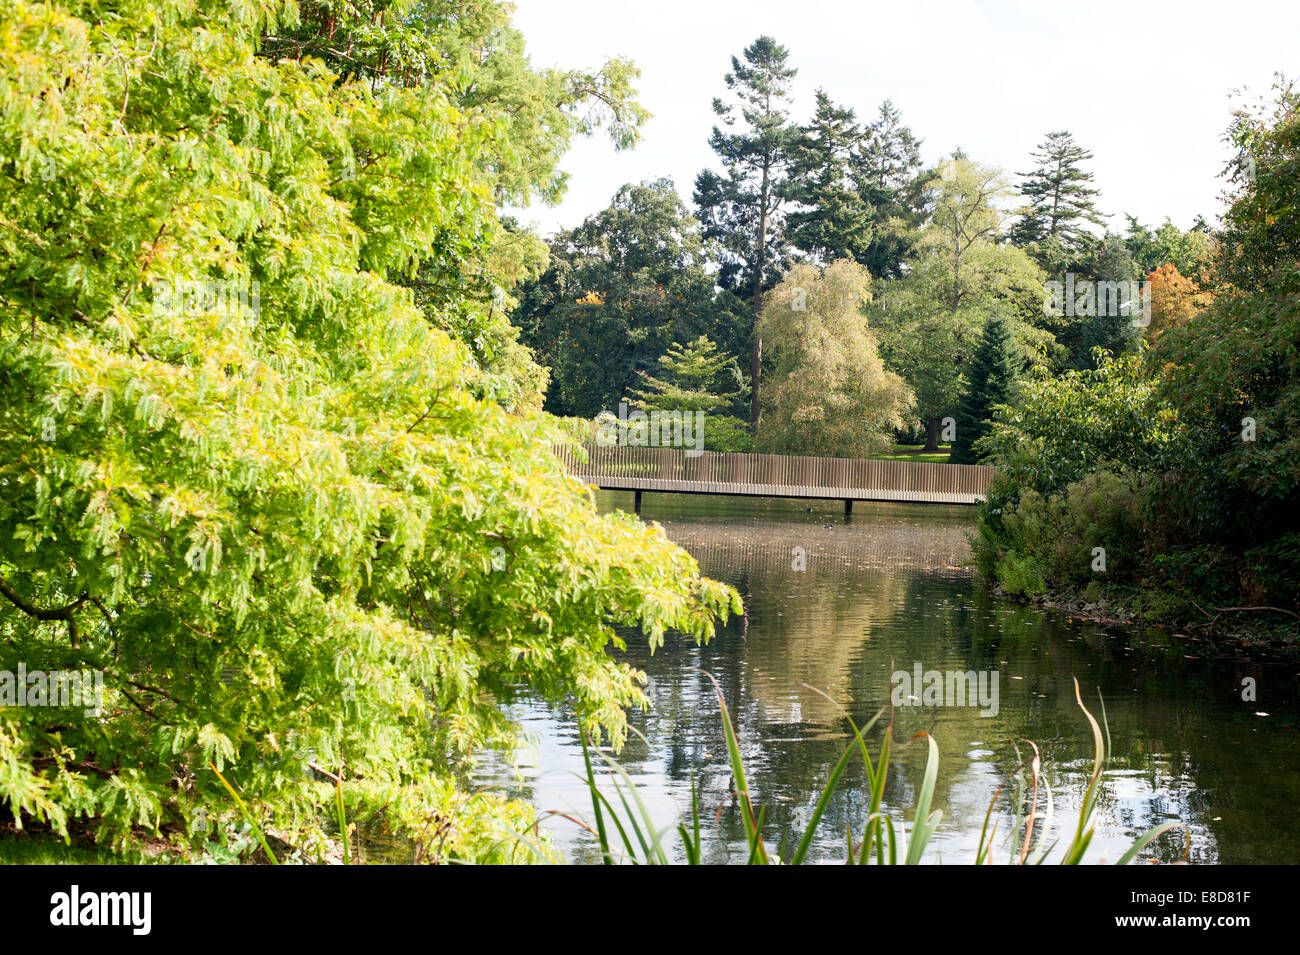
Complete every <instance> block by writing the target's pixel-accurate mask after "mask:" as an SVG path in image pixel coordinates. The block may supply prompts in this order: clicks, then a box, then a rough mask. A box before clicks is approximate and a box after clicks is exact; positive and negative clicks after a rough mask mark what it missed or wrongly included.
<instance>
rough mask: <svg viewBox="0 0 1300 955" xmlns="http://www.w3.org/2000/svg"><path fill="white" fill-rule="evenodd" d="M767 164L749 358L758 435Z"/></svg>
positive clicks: (751, 418)
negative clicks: (751, 350)
mask: <svg viewBox="0 0 1300 955" xmlns="http://www.w3.org/2000/svg"><path fill="white" fill-rule="evenodd" d="M768 188H769V186H768V164H767V163H764V164H763V185H762V188H761V189H760V190H759V193H758V202H759V206H758V249H757V251H758V267H757V268H755V269H754V351H753V354H752V355H751V356H750V362H749V375H750V382H749V383H750V387H751V389H752V390H751V391H750V393H749V423H750V426H751V427H752V428H753V429H754V434H755V435H757V434H758V416H759V413H760V412H759V404H758V386H759V382H760V381H761V380H762V377H763V339H762V338H761V337H759V334H758V319H759V316H760V315H761V314H762V311H763V268H764V267H765V266H766V265H767V199H768V195H767V194H768Z"/></svg>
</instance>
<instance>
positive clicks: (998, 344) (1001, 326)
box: [950, 316, 1021, 464]
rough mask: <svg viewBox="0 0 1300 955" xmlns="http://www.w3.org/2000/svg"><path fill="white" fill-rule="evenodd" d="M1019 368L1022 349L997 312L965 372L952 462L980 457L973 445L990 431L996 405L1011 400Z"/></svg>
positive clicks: (989, 321) (975, 461) (975, 459)
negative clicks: (964, 390) (964, 384)
mask: <svg viewBox="0 0 1300 955" xmlns="http://www.w3.org/2000/svg"><path fill="white" fill-rule="evenodd" d="M1020 369H1021V359H1020V353H1019V349H1018V348H1017V347H1016V343H1015V339H1014V338H1013V337H1012V334H1011V326H1010V324H1009V323H1008V322H1007V321H1006V320H1005V319H1003V318H1001V317H1000V316H994V317H993V318H991V319H989V320H988V322H987V323H985V325H984V332H983V334H982V335H981V336H980V342H979V345H978V346H976V348H975V355H974V357H973V358H972V359H971V363H970V367H969V368H968V369H967V372H966V380H967V386H966V393H965V394H964V395H963V396H962V400H961V404H960V405H959V406H958V408H957V414H956V416H955V417H956V423H957V434H956V437H955V438H954V439H953V442H952V456H951V458H950V461H951V463H953V464H975V463H977V462H978V461H979V457H980V456H979V454H978V453H977V452H976V451H975V450H974V448H973V445H974V444H975V442H976V441H978V440H979V439H980V438H981V437H983V436H984V435H985V434H986V433H987V432H988V429H989V421H990V419H991V418H992V417H993V406H994V405H998V404H1004V403H1005V402H1007V401H1008V400H1009V398H1010V396H1011V393H1012V390H1013V389H1014V388H1015V383H1016V380H1017V379H1018V378H1019V377H1020Z"/></svg>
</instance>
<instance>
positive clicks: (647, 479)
mask: <svg viewBox="0 0 1300 955" xmlns="http://www.w3.org/2000/svg"><path fill="white" fill-rule="evenodd" d="M585 451H586V460H585V461H584V460H582V456H581V455H580V454H579V453H578V452H577V451H576V450H575V449H573V448H567V447H562V448H557V449H556V452H557V454H558V455H559V457H560V460H561V461H562V462H563V463H564V465H565V467H566V468H568V470H569V473H571V474H573V475H575V476H577V477H581V478H584V479H588V483H592V484H599V485H600V486H601V487H607V488H622V489H627V490H646V491H694V492H699V493H714V494H753V495H764V496H772V497H805V498H843V499H844V500H899V501H933V502H940V503H960V504H972V503H975V502H976V501H979V500H982V499H983V498H984V495H985V494H986V493H987V491H988V486H989V481H990V480H992V477H993V472H994V469H993V468H991V467H987V466H984V465H975V464H933V463H930V462H922V461H873V460H868V459H861V458H823V457H806V456H801V455H786V454H736V453H729V452H714V451H705V452H703V453H697V452H689V453H688V452H687V451H686V450H685V449H682V448H648V447H628V446H614V447H600V446H592V445H588V446H586V447H585Z"/></svg>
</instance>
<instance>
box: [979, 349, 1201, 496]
mask: <svg viewBox="0 0 1300 955" xmlns="http://www.w3.org/2000/svg"><path fill="white" fill-rule="evenodd" d="M1144 359H1145V352H1143V351H1141V350H1139V351H1136V352H1133V353H1129V354H1125V355H1120V356H1119V357H1112V356H1109V355H1106V354H1105V353H1099V354H1098V356H1097V367H1096V368H1095V369H1092V370H1085V371H1070V372H1067V373H1066V374H1064V375H1062V376H1060V377H1059V378H1052V377H1050V376H1048V375H1047V374H1046V373H1045V372H1043V371H1041V370H1040V373H1039V376H1038V377H1037V378H1036V379H1034V380H1029V381H1026V382H1024V383H1023V384H1022V386H1021V389H1020V393H1019V395H1018V397H1017V398H1016V399H1015V401H1014V403H1013V404H1011V405H1002V406H1000V407H998V408H997V410H996V413H995V415H994V418H993V424H992V427H991V429H990V431H989V434H988V435H987V436H985V437H984V438H982V439H981V440H980V441H979V442H978V443H977V445H976V448H975V450H976V451H977V452H980V453H982V454H983V455H985V457H986V458H987V459H988V460H989V462H990V463H993V464H997V465H999V466H1000V467H1001V468H1002V469H1003V471H1004V473H1005V474H1006V475H1007V476H1008V478H1009V480H1010V481H1011V482H1012V483H1013V484H1015V485H1017V486H1020V487H1024V488H1027V489H1032V490H1035V491H1037V492H1038V493H1039V494H1042V495H1046V494H1050V493H1053V492H1057V491H1060V490H1062V489H1064V488H1065V487H1066V485H1068V484H1071V483H1073V482H1075V481H1078V480H1079V479H1081V478H1082V477H1084V476H1085V475H1087V474H1088V473H1090V472H1092V471H1094V470H1113V471H1116V472H1117V473H1127V472H1130V471H1132V472H1147V471H1151V470H1153V469H1159V468H1161V467H1163V466H1164V465H1166V464H1168V463H1170V462H1171V454H1172V447H1173V442H1174V437H1175V434H1176V418H1175V415H1174V412H1173V410H1172V409H1171V408H1170V407H1169V405H1168V403H1167V402H1166V401H1165V400H1164V399H1163V398H1162V397H1161V395H1160V394H1159V393H1158V391H1157V388H1156V385H1155V382H1154V381H1153V380H1152V379H1151V378H1150V377H1149V376H1148V374H1147V371H1146V364H1145V360H1144ZM990 500H992V497H990Z"/></svg>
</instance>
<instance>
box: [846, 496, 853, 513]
mask: <svg viewBox="0 0 1300 955" xmlns="http://www.w3.org/2000/svg"><path fill="white" fill-rule="evenodd" d="M844 516H845V517H846V518H849V517H852V516H853V498H851V497H850V498H845V499H844Z"/></svg>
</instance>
